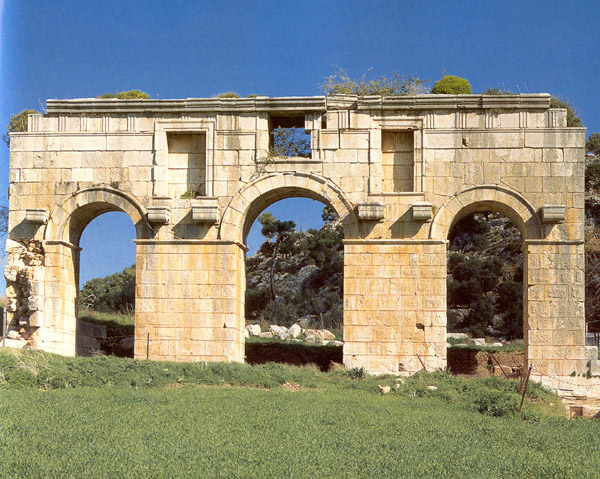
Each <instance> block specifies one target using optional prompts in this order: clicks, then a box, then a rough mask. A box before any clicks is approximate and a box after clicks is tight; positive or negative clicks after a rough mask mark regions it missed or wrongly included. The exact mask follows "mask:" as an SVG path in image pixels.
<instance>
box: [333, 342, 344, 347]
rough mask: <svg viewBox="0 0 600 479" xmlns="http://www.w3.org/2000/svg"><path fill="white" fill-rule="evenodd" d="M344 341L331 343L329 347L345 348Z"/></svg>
mask: <svg viewBox="0 0 600 479" xmlns="http://www.w3.org/2000/svg"><path fill="white" fill-rule="evenodd" d="M343 345H344V342H343V341H329V346H343Z"/></svg>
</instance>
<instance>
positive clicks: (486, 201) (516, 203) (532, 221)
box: [429, 185, 543, 241]
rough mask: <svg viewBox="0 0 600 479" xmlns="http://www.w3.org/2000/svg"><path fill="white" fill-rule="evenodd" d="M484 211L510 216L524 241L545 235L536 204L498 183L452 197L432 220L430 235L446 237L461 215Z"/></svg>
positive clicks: (432, 236) (438, 237) (431, 237)
mask: <svg viewBox="0 0 600 479" xmlns="http://www.w3.org/2000/svg"><path fill="white" fill-rule="evenodd" d="M484 211H493V212H496V213H501V214H503V215H504V216H506V217H507V218H508V219H509V220H511V221H512V222H513V224H514V225H515V226H516V227H517V228H519V231H520V232H521V237H522V238H523V240H524V241H525V240H530V239H542V238H543V233H542V232H543V228H542V225H541V222H540V220H539V218H538V216H537V214H536V211H535V209H534V208H533V206H531V204H530V203H529V202H528V201H527V200H526V199H525V198H523V196H521V195H520V194H519V193H517V192H515V191H512V190H510V189H508V188H504V187H501V186H497V185H483V186H474V187H472V188H467V189H465V190H463V191H461V192H459V193H458V194H456V195H454V196H453V197H452V198H450V199H448V200H447V201H446V202H445V203H444V204H443V205H442V206H441V207H440V208H439V210H438V211H437V213H436V215H435V216H434V218H433V221H432V222H431V226H430V229H429V238H430V239H438V240H443V241H445V240H447V239H448V235H449V234H450V231H451V230H452V227H453V226H454V225H455V224H456V223H458V222H459V221H460V220H461V219H463V218H464V217H466V216H468V215H470V214H473V213H478V212H484Z"/></svg>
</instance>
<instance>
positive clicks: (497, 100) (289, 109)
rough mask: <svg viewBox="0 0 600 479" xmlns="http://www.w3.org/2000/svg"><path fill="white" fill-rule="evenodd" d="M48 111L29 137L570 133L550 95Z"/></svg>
mask: <svg viewBox="0 0 600 479" xmlns="http://www.w3.org/2000/svg"><path fill="white" fill-rule="evenodd" d="M46 105H47V113H46V115H44V116H42V115H31V116H30V121H29V128H28V131H29V132H65V133H79V132H90V133H93V132H114V133H119V132H124V133H125V132H139V133H150V132H152V131H154V129H155V122H156V120H164V119H167V120H181V121H183V122H185V121H188V120H189V121H193V120H194V119H202V118H204V119H207V120H208V119H212V120H216V121H217V130H221V129H223V127H222V125H229V124H230V123H231V124H232V125H235V127H233V126H231V127H225V129H233V130H240V129H241V130H261V129H268V127H267V126H265V125H269V124H270V123H272V121H271V120H273V119H277V121H282V119H285V118H287V117H290V116H292V117H294V118H293V119H294V126H297V125H296V124H298V125H299V124H301V123H302V117H304V125H305V128H306V130H315V129H339V130H343V129H378V128H384V126H382V125H383V123H382V122H381V121H380V120H381V119H390V118H391V119H394V118H396V119H402V118H412V119H415V118H419V119H421V120H422V122H421V126H420V127H419V128H424V129H436V130H457V129H458V130H464V129H482V130H489V129H539V128H565V127H566V110H563V109H552V108H550V95H549V94H547V93H540V94H526V95H432V94H427V95H407V96H396V97H381V96H362V97H359V96H356V95H340V94H336V95H329V96H312V97H279V98H269V97H263V96H258V97H254V98H187V99H179V100H177V99H176V100H139V99H135V100H119V99H96V98H80V99H72V100H47V102H46ZM340 115H341V116H340ZM338 117H339V118H338ZM219 119H221V121H219ZM223 119H226V120H227V121H225V120H223ZM255 119H256V120H255ZM327 120H329V121H327ZM371 120H374V121H371ZM284 123H285V122H284ZM281 124H282V125H283V123H281ZM283 126H285V125H283Z"/></svg>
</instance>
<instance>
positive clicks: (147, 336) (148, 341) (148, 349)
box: [146, 333, 150, 359]
mask: <svg viewBox="0 0 600 479" xmlns="http://www.w3.org/2000/svg"><path fill="white" fill-rule="evenodd" d="M149 357H150V333H146V359H148V358H149Z"/></svg>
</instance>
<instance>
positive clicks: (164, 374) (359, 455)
mask: <svg viewBox="0 0 600 479" xmlns="http://www.w3.org/2000/svg"><path fill="white" fill-rule="evenodd" d="M0 373H1V374H0V477H2V478H11V479H12V478H21V477H22V478H37V477H43V478H46V477H47V478H84V477H94V478H171V477H173V478H182V477H194V478H196V477H202V478H204V477H209V478H210V477H225V478H237V477H248V478H263V477H265V478H279V477H281V478H295V477H306V478H325V477H331V478H340V477H342V478H362V477H364V478H375V477H376V478H387V477H389V478H392V477H393V478H397V477H411V478H413V477H414V478H419V477H427V478H432V477H453V478H454V477H460V478H470V477H473V478H486V477H503V478H508V477H515V478H517V477H518V478H523V477H543V478H548V477H560V478H570V477H573V478H585V477H590V478H591V477H598V475H599V474H600V472H599V471H600V440H599V439H598V438H599V437H600V422H599V421H592V420H568V419H566V418H565V417H562V416H561V415H560V414H561V412H562V406H561V404H560V403H559V402H558V401H557V399H556V397H554V396H553V395H551V394H550V393H549V392H547V391H545V390H544V389H542V388H541V387H539V386H537V385H534V386H533V387H532V388H531V389H530V390H529V392H528V396H527V399H526V406H525V408H524V413H519V412H518V411H517V408H518V403H519V396H518V395H517V394H516V388H517V387H518V383H516V382H513V381H504V380H501V379H498V378H488V379H479V380H466V379H461V378H456V377H453V376H450V375H448V374H443V373H436V374H418V375H416V376H413V377H412V378H408V379H406V380H404V381H403V382H396V379H395V378H394V377H391V376H386V377H372V376H365V375H364V374H363V373H362V372H361V371H360V370H351V371H343V370H339V371H334V372H330V373H322V372H319V371H318V370H316V369H314V368H308V367H303V368H298V367H292V366H287V365H281V364H265V365H260V366H247V365H242V364H207V365H204V364H181V363H159V362H153V361H133V360H130V359H125V358H115V357H102V356H100V357H94V358H63V357H60V356H54V355H50V354H43V353H39V352H33V351H23V352H18V353H15V352H10V351H0ZM378 384H380V385H389V386H391V387H392V392H391V393H390V394H386V395H381V394H379V393H378V389H377V385H378ZM432 386H435V387H436V388H437V389H436V388H433V387H432Z"/></svg>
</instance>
